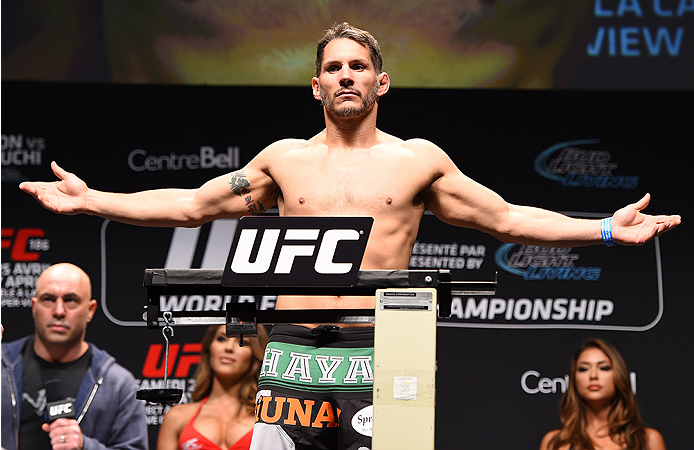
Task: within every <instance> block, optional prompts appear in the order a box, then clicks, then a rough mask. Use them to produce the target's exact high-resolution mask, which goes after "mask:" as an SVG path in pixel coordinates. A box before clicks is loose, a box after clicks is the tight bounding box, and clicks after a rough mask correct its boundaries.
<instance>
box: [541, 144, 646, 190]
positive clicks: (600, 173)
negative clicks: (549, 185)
mask: <svg viewBox="0 0 694 450" xmlns="http://www.w3.org/2000/svg"><path fill="white" fill-rule="evenodd" d="M599 143H600V141H599V140H597V139H583V140H575V141H566V142H561V143H559V144H555V145H552V146H551V147H548V148H547V149H545V150H544V151H542V152H541V153H540V154H539V155H537V157H536V158H535V161H534V163H533V166H534V168H535V172H537V173H538V174H540V175H541V176H543V177H545V178H547V179H550V180H553V181H557V182H559V183H561V184H562V185H563V186H567V187H579V188H602V189H605V188H612V189H618V188H622V189H634V188H636V186H637V185H638V183H639V177H638V176H634V175H626V176H625V175H617V174H616V173H615V171H616V170H617V168H618V167H619V166H618V164H617V163H615V162H613V161H612V155H611V154H610V152H608V151H607V150H602V149H597V148H593V147H595V146H596V145H597V144H599Z"/></svg>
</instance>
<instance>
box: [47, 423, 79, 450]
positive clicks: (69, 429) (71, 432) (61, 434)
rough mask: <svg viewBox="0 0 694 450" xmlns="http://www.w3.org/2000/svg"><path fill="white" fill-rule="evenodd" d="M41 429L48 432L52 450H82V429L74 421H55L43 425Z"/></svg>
mask: <svg viewBox="0 0 694 450" xmlns="http://www.w3.org/2000/svg"><path fill="white" fill-rule="evenodd" d="M41 429H43V431H46V432H48V437H49V438H50V440H51V446H52V447H53V450H82V448H83V447H84V437H83V436H82V429H81V428H80V425H79V424H78V423H77V421H76V420H75V419H66V418H62V419H56V420H55V421H53V422H51V423H44V424H43V425H41Z"/></svg>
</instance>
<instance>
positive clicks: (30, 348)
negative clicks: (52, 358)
mask: <svg viewBox="0 0 694 450" xmlns="http://www.w3.org/2000/svg"><path fill="white" fill-rule="evenodd" d="M22 356H23V368H22V385H23V388H22V390H23V392H22V416H21V417H20V421H19V445H18V448H27V449H29V448H30V449H42V448H45V449H50V448H51V443H50V439H48V433H46V432H45V431H43V430H42V429H41V425H43V423H44V422H45V416H44V410H45V409H46V388H45V382H46V381H47V380H61V381H62V385H63V389H64V392H65V395H66V396H67V397H72V398H75V397H77V391H78V390H79V387H80V384H81V383H82V379H83V378H84V374H85V373H86V372H87V368H89V364H90V363H91V359H92V349H91V347H89V349H88V350H87V351H86V352H85V353H84V355H82V356H80V357H79V358H77V359H76V360H74V361H70V362H68V363H65V364H59V363H51V362H48V361H45V360H43V359H41V358H39V357H38V356H36V353H34V340H33V339H30V340H29V341H28V342H27V345H26V347H24V352H23V355H22Z"/></svg>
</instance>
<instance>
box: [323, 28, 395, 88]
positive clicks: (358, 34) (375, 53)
mask: <svg viewBox="0 0 694 450" xmlns="http://www.w3.org/2000/svg"><path fill="white" fill-rule="evenodd" d="M334 39H351V40H353V41H355V42H357V43H359V44H361V45H363V46H364V47H366V48H367V49H368V50H369V53H370V54H371V62H372V63H373V65H374V68H375V69H376V73H381V70H382V69H383V57H382V56H381V47H380V46H379V45H378V41H377V40H376V39H375V38H374V37H373V36H372V35H371V33H369V32H368V31H364V30H360V29H359V28H357V27H353V26H352V25H350V24H348V23H347V22H342V23H339V24H338V23H336V24H334V25H333V26H332V27H331V28H329V29H327V30H325V34H324V35H323V37H322V38H321V40H320V41H318V46H317V49H316V76H319V75H320V72H321V66H322V64H323V52H324V51H325V46H326V45H328V43H329V42H330V41H332V40H334Z"/></svg>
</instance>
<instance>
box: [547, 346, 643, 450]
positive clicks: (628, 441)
mask: <svg viewBox="0 0 694 450" xmlns="http://www.w3.org/2000/svg"><path fill="white" fill-rule="evenodd" d="M589 348H597V349H599V350H601V351H602V352H603V353H605V355H607V358H608V359H609V360H610V364H611V365H612V374H613V379H614V384H615V395H614V397H613V398H612V404H611V406H610V411H609V413H608V415H607V421H608V428H609V433H610V436H611V437H612V439H613V440H615V441H616V442H618V443H620V444H623V445H624V446H625V448H628V449H629V450H646V429H645V425H644V423H643V421H642V420H641V415H640V414H639V409H638V405H637V404H636V398H635V397H634V393H633V391H632V390H631V383H630V381H629V370H628V369H627V365H626V362H624V358H622V355H621V354H620V353H619V351H618V350H617V349H616V348H615V347H614V346H613V345H612V344H610V343H609V342H607V341H605V340H603V339H599V338H590V339H588V340H586V341H585V342H584V343H583V345H581V346H580V347H579V348H578V349H577V350H576V353H574V356H573V359H572V360H571V371H570V372H569V386H568V388H567V389H566V392H564V395H563V396H562V398H561V402H560V404H559V416H560V418H561V422H562V428H561V430H559V433H557V434H556V435H555V436H554V437H553V438H552V440H550V442H549V449H550V450H558V449H559V448H561V447H562V446H563V445H566V444H569V445H571V446H572V447H571V448H572V449H573V450H594V447H593V443H592V441H591V440H590V437H589V436H588V433H587V431H586V425H587V420H586V408H587V405H586V402H585V400H583V398H581V396H580V395H579V394H578V391H577V390H576V369H577V368H578V367H577V366H578V358H579V357H580V356H581V353H583V351H584V350H587V349H589Z"/></svg>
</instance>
